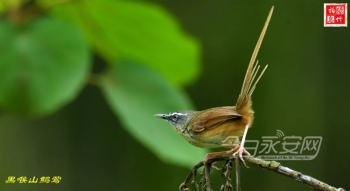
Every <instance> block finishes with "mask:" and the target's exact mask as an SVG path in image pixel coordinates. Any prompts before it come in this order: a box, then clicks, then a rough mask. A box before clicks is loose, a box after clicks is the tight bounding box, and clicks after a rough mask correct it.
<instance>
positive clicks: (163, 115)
mask: <svg viewBox="0 0 350 191" xmlns="http://www.w3.org/2000/svg"><path fill="white" fill-rule="evenodd" d="M154 117H158V118H162V119H165V117H166V115H165V114H155V115H154Z"/></svg>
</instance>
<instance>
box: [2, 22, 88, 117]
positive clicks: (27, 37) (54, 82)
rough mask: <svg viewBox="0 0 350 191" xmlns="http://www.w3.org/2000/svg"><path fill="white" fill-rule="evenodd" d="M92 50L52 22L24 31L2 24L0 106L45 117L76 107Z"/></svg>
mask: <svg viewBox="0 0 350 191" xmlns="http://www.w3.org/2000/svg"><path fill="white" fill-rule="evenodd" d="M89 63H90V62H89V50H88V46H87V43H86V42H85V40H84V39H83V37H82V35H81V34H80V33H79V32H78V31H77V30H76V29H75V28H72V27H71V26H70V25H67V24H66V23H64V22H62V21H58V20H56V19H52V18H40V19H35V20H33V21H32V22H30V23H27V24H25V25H23V26H20V25H16V24H13V23H10V22H8V21H0V71H1V75H0V105H1V106H2V108H3V109H5V110H7V111H11V112H14V113H19V114H27V115H43V114H48V113H51V112H52V111H55V110H57V109H58V108H59V107H60V106H62V105H63V104H65V103H67V102H68V101H71V100H72V99H73V98H74V97H75V96H76V95H77V93H78V92H79V90H80V89H81V87H82V86H83V85H85V79H86V76H87V74H88V72H89V68H90V66H89V65H90V64H89Z"/></svg>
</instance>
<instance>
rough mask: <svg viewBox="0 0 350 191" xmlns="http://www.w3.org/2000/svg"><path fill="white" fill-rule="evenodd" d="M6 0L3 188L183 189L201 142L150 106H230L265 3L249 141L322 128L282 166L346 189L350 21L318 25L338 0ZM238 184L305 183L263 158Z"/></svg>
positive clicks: (1, 76) (0, 109) (0, 55)
mask: <svg viewBox="0 0 350 191" xmlns="http://www.w3.org/2000/svg"><path fill="white" fill-rule="evenodd" d="M0 2H1V4H0V12H1V15H2V16H1V17H0V18H1V21H0V182H1V183H0V190H1V191H22V190H23V191H31V190H35V191H46V190H50V191H56V190H57V191H63V190H64V191H68V190H72V191H73V190H74V191H75V190H102V189H103V190H178V186H179V184H180V183H181V182H182V181H183V180H184V179H185V177H186V175H187V173H188V171H189V167H191V166H193V165H194V164H196V162H198V161H199V160H201V159H202V158H203V157H204V156H205V153H206V152H207V150H204V149H199V148H194V147H193V146H192V145H190V144H188V143H187V142H186V141H185V140H184V139H183V138H182V137H180V136H179V135H178V134H177V133H176V132H175V131H173V130H172V129H171V126H170V125H169V124H167V123H166V122H164V121H161V120H159V119H156V118H154V117H153V116H152V115H153V114H155V113H167V112H171V111H175V110H180V109H186V108H187V109H188V108H192V109H194V108H195V109H198V110H202V109H206V108H210V107H217V106H225V105H233V104H235V102H236V99H237V96H238V94H239V91H240V88H241V83H242V81H243V78H244V74H245V71H246V67H247V65H248V62H249V59H250V57H251V54H252V51H253V49H254V46H255V44H256V41H257V39H258V36H259V34H260V32H261V30H262V27H263V24H264V22H265V20H266V17H267V14H268V12H269V10H270V8H271V6H275V10H274V14H273V16H272V20H271V22H270V25H269V28H268V30H267V34H266V36H265V39H264V42H263V44H262V47H261V49H260V53H259V55H258V59H259V61H260V63H261V64H262V65H265V64H268V65H269V68H268V69H267V71H266V73H265V75H264V77H263V78H262V80H261V81H260V83H259V85H258V87H257V89H256V91H255V93H254V95H253V101H254V110H255V112H256V119H255V122H254V125H253V128H251V129H250V130H249V132H248V139H252V140H253V139H257V140H261V137H262V136H274V135H275V134H276V130H277V129H279V130H281V131H283V132H284V134H285V135H295V136H303V137H304V136H322V137H323V141H322V145H321V149H320V151H319V154H318V156H317V157H316V158H315V159H314V160H311V161H281V162H282V164H283V165H285V166H288V167H290V168H292V169H295V170H299V171H301V172H303V173H305V174H308V175H311V176H313V177H315V178H317V179H319V180H322V181H324V182H326V183H328V184H330V185H333V186H336V187H343V188H345V189H347V188H349V187H350V184H349V181H348V177H350V164H349V162H348V161H349V159H350V157H349V150H350V146H349V145H350V144H349V143H348V142H347V140H349V138H348V136H349V135H350V128H349V127H350V122H349V120H348V118H349V117H348V115H347V114H348V113H349V112H348V108H350V104H349V102H348V99H349V96H350V90H349V87H350V76H349V72H350V61H349V60H350V30H349V28H348V27H346V28H344V27H343V28H333V27H331V28H325V27H323V3H332V2H329V1H322V2H321V1H315V0H311V1H301V0H296V1H278V0H274V1H266V0H265V1H257V0H256V1H250V0H245V1H234V0H230V1H228V0H222V1H217V2H214V1H209V0H203V1H185V0H154V1H136V0H133V1H132V0H128V1H127V0H124V1H122V0H99V1H93V0H76V1H74V0H72V1H64V0H63V1H61V0H59V1H58V0H57V1H49V0H38V1H30V0H23V1H21V0H1V1H0ZM343 2H344V1H343ZM345 3H346V2H345ZM347 3H349V2H347ZM8 176H16V177H20V176H27V177H28V178H31V177H33V176H36V177H39V178H40V177H42V176H50V177H53V176H61V177H62V180H61V182H60V183H59V184H53V183H50V184H39V183H38V184H28V183H27V184H19V183H15V184H6V183H5V181H6V180H7V178H8ZM212 176H213V187H214V189H215V190H219V186H220V184H221V182H220V176H219V172H212ZM39 181H40V180H39ZM242 188H243V190H310V189H309V188H308V187H307V186H306V185H302V184H300V183H297V182H296V181H294V180H291V179H289V178H286V177H284V176H281V175H278V174H276V173H273V172H269V171H265V170H262V169H260V168H258V167H255V166H250V168H243V167H242Z"/></svg>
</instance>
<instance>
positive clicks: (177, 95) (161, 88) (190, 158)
mask: <svg viewBox="0 0 350 191" xmlns="http://www.w3.org/2000/svg"><path fill="white" fill-rule="evenodd" d="M101 82H102V88H103V92H104V94H105V96H106V98H107V100H108V102H109V103H110V105H111V106H112V108H113V110H114V112H115V113H116V114H117V115H119V116H120V120H121V121H122V122H123V123H124V127H125V128H126V130H127V131H129V132H130V133H131V134H132V135H133V136H134V137H135V138H136V139H137V140H139V141H140V142H141V143H142V144H143V145H144V146H146V147H148V148H149V149H150V150H152V151H153V152H154V153H155V154H156V155H157V156H158V157H160V158H161V159H162V160H163V161H165V162H170V163H173V164H177V165H181V166H185V167H191V166H193V165H194V164H195V163H197V162H198V161H199V160H201V159H203V157H204V156H205V153H206V150H205V149H200V148H196V147H194V146H192V145H190V144H189V143H188V142H187V141H186V140H185V139H184V138H183V137H182V136H181V135H178V134H177V133H176V132H175V131H174V130H173V129H172V127H171V126H170V125H169V124H168V123H167V122H166V121H164V120H160V119H157V118H155V117H154V116H153V115H154V114H156V113H167V112H171V111H176V110H183V109H191V108H193V107H192V105H191V102H190V100H189V99H188V97H187V96H186V95H185V94H184V93H183V92H181V91H179V90H178V89H176V88H174V87H173V86H171V85H170V84H169V83H166V81H165V79H164V78H162V77H161V76H159V75H158V74H157V73H155V72H153V71H152V70H150V69H149V68H147V67H145V66H143V65H138V64H134V63H126V62H120V63H118V64H115V65H113V70H112V72H111V73H109V74H108V75H106V76H104V77H103V78H102V81H101Z"/></svg>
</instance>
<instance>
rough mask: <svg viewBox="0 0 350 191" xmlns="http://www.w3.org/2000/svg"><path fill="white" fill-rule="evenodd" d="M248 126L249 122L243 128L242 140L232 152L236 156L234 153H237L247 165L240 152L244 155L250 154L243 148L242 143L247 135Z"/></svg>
mask: <svg viewBox="0 0 350 191" xmlns="http://www.w3.org/2000/svg"><path fill="white" fill-rule="evenodd" d="M248 128H249V123H248V124H247V125H246V126H245V128H244V133H243V136H242V141H241V144H240V145H239V148H238V149H237V150H236V152H234V153H233V154H232V155H233V156H234V157H236V155H237V154H238V156H239V158H240V159H241V160H242V162H243V164H244V165H245V166H247V165H246V164H245V161H244V159H243V156H242V153H244V154H246V155H250V154H249V152H248V151H247V150H245V148H244V143H245V139H246V137H247V133H248Z"/></svg>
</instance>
